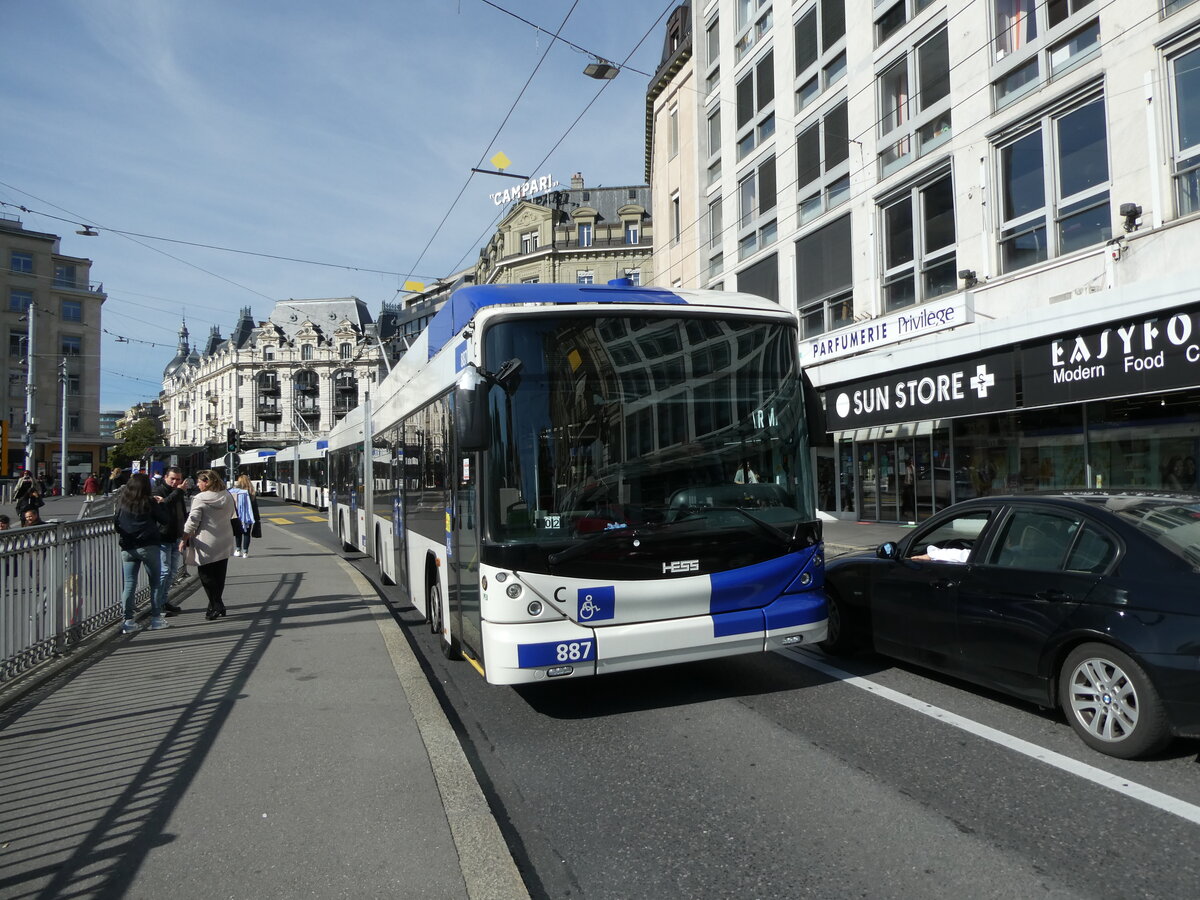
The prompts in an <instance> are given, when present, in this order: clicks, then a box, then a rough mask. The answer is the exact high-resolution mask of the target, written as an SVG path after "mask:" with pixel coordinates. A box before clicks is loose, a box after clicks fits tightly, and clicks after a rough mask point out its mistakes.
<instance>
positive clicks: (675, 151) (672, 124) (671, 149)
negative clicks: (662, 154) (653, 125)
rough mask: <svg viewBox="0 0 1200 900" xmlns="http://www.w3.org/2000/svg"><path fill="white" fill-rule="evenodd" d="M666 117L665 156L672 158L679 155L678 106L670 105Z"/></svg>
mask: <svg viewBox="0 0 1200 900" xmlns="http://www.w3.org/2000/svg"><path fill="white" fill-rule="evenodd" d="M667 117H668V121H667V158H668V159H674V158H675V157H676V156H678V155H679V107H678V106H672V107H671V110H670V112H669V113H667Z"/></svg>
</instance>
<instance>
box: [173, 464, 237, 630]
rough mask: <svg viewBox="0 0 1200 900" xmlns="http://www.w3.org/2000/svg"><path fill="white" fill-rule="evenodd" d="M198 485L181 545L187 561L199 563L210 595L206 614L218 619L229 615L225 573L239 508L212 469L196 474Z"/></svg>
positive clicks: (194, 563)
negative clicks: (198, 489)
mask: <svg viewBox="0 0 1200 900" xmlns="http://www.w3.org/2000/svg"><path fill="white" fill-rule="evenodd" d="M196 486H197V487H199V488H200V493H198V494H197V495H196V496H195V497H193V498H192V508H191V511H190V512H189V513H188V517H187V522H185V523H184V526H183V538H182V540H180V542H179V547H180V549H181V550H183V551H184V553H185V556H184V558H185V560H186V561H187V564H188V565H189V566H195V567H196V571H197V574H198V575H199V576H200V584H201V585H202V586H203V587H204V593H205V594H207V595H208V612H206V613H205V614H204V618H206V619H217V618H220V617H221V616H223V615H225V598H224V594H225V573H226V570H227V569H228V568H229V557H231V556H233V551H234V547H235V544H234V539H233V523H232V522H231V519H232V518H233V517H234V516H235V515H236V512H235V510H234V504H233V497H231V496H230V495H229V491H227V490H225V482H224V481H223V480H222V479H221V476H220V475H218V474H217V473H216V472H214V471H213V470H212V469H202V470H201V471H200V472H198V473H197V474H196Z"/></svg>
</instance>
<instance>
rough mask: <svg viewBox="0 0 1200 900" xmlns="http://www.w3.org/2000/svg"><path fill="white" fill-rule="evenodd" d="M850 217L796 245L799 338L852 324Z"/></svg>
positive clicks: (806, 236) (818, 230)
mask: <svg viewBox="0 0 1200 900" xmlns="http://www.w3.org/2000/svg"><path fill="white" fill-rule="evenodd" d="M852 285H853V275H852V271H851V247H850V217H849V216H842V217H841V218H840V219H837V220H836V221H834V222H830V223H829V224H828V225H826V226H825V227H823V228H819V229H817V230H816V231H814V232H812V233H811V234H807V235H805V236H804V237H802V238H800V240H798V241H796V305H797V308H798V309H799V310H800V335H801V337H805V338H810V337H814V336H816V335H818V334H824V333H825V332H826V331H833V330H835V329H837V328H843V327H845V326H846V325H849V324H850V323H851V322H853V321H854V297H853V292H852V287H851V286H852Z"/></svg>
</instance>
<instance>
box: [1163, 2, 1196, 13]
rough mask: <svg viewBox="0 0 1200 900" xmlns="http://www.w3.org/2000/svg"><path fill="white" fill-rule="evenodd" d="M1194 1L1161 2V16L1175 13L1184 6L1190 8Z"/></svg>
mask: <svg viewBox="0 0 1200 900" xmlns="http://www.w3.org/2000/svg"><path fill="white" fill-rule="evenodd" d="M1195 2H1196V0H1162V5H1163V15H1164V16H1169V15H1171V13H1177V12H1179V11H1180V10H1181V9H1183V8H1184V7H1185V6H1190V5H1191V4H1193V3H1195Z"/></svg>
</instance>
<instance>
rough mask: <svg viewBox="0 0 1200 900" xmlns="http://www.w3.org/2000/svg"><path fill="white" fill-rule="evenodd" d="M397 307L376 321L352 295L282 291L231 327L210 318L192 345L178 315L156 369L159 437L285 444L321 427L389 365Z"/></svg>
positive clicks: (199, 443)
mask: <svg viewBox="0 0 1200 900" xmlns="http://www.w3.org/2000/svg"><path fill="white" fill-rule="evenodd" d="M399 318H400V309H399V307H398V306H394V305H392V304H384V306H383V312H382V314H381V316H380V319H379V321H378V322H376V321H373V320H372V318H371V314H370V312H369V311H368V310H367V307H366V305H365V304H364V303H363V302H362V301H361V300H359V299H358V298H356V297H346V298H339V299H320V300H285V301H280V302H279V303H277V304H276V306H275V309H274V310H272V312H271V315H270V316H269V317H268V318H267V319H265V320H262V321H257V322H256V321H255V320H254V318H253V316H252V315H251V311H250V309H249V308H245V309H243V310H242V313H241V316H240V317H239V319H238V322H237V324H236V325H235V326H234V329H233V332H232V334H230V336H229V337H228V338H224V337H222V336H221V333H220V330H219V328H218V327H216V326H213V327H212V329H211V331H210V333H209V335H208V338H207V340H206V341H205V343H204V345H203V347H199V346H193V345H192V344H191V343H190V341H189V338H190V334H189V332H188V329H187V325H186V323H185V324H184V325H183V326H182V327H181V328H180V331H179V346H178V349H177V350H176V353H175V357H174V358H173V359H172V360H171V361H170V362H169V363H168V364H167V366H166V368H165V369H164V370H163V389H162V395H161V399H162V405H163V423H164V441H165V442H166V443H167V444H168V445H170V446H172V447H205V446H212V445H224V442H225V435H226V432H227V431H228V429H230V428H236V429H238V431H239V432H240V433H241V436H242V445H243V446H245V447H252V446H283V445H285V444H288V443H295V442H296V441H303V440H308V439H311V438H313V437H317V436H321V435H324V434H326V433H327V432H328V431H329V429H330V428H332V427H333V425H334V424H335V423H336V422H337V421H338V420H339V419H341V418H342V417H343V416H345V414H346V413H348V412H349V411H350V410H352V409H354V408H355V407H356V406H358V405H359V404H360V403H361V402H362V400H363V396H364V395H365V394H366V392H367V391H369V390H370V389H371V386H372V385H373V384H375V383H376V382H377V381H379V380H380V379H381V378H382V377H383V376H384V375H385V374H386V372H387V371H388V370H389V369H390V368H391V365H392V363H393V362H394V361H395V358H396V356H397V355H398V353H399V352H400V349H401V348H400V346H399V345H398V344H397V342H396V341H395V340H394V338H395V337H396V336H397V333H398V332H397V326H398V322H399Z"/></svg>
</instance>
